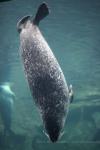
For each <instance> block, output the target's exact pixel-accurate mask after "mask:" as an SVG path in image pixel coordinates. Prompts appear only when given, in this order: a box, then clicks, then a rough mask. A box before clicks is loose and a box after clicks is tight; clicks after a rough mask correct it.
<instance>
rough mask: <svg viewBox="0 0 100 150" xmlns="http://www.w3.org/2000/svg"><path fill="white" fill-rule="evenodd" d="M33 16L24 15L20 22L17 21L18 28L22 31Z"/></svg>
mask: <svg viewBox="0 0 100 150" xmlns="http://www.w3.org/2000/svg"><path fill="white" fill-rule="evenodd" d="M30 17H31V16H29V15H28V16H24V17H23V18H22V19H21V20H20V21H19V22H18V23H17V30H18V32H19V33H20V32H21V30H22V28H24V27H25V24H26V22H27V21H28V20H29V19H30Z"/></svg>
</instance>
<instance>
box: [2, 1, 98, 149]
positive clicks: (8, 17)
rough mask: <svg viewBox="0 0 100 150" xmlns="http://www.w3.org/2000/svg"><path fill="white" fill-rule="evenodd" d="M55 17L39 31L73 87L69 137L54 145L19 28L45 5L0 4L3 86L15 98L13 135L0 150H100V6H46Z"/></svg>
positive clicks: (58, 3) (67, 125) (68, 3)
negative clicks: (39, 107)
mask: <svg viewBox="0 0 100 150" xmlns="http://www.w3.org/2000/svg"><path fill="white" fill-rule="evenodd" d="M45 2H47V3H48V6H49V7H50V14H49V16H47V17H46V18H45V19H44V20H43V21H41V23H40V30H41V32H42V33H43V35H44V37H45V39H46V40H47V42H48V44H49V45H50V47H51V49H52V51H53V52H54V54H55V56H56V58H57V60H58V62H59V64H60V66H61V68H62V70H63V73H64V75H65V78H66V81H67V83H68V85H69V84H72V85H73V90H74V100H73V103H72V104H71V105H70V109H69V113H68V117H67V120H66V123H65V128H64V134H63V136H62V137H61V138H60V140H59V141H58V142H57V143H55V144H52V143H51V142H50V141H49V140H48V138H47V137H46V136H45V135H44V133H43V125H42V121H41V118H40V115H39V112H38V110H37V107H36V106H35V104H34V102H33V98H32V96H31V94H30V90H29V87H28V83H27V81H26V78H25V74H24V70H23V63H22V60H21V57H20V49H19V44H20V42H19V34H18V33H17V28H16V24H17V22H18V21H19V19H21V18H22V17H23V16H25V15H30V14H32V15H33V16H34V15H35V13H36V11H37V8H38V6H39V5H40V4H41V3H42V0H28V1H27V0H12V1H7V2H1V3H0V83H1V84H3V83H5V82H8V83H9V84H10V85H11V89H12V91H13V92H14V94H15V99H14V105H13V107H14V108H13V113H12V123H11V129H12V131H13V132H14V133H13V135H12V134H10V135H9V134H8V135H7V136H6V137H5V138H4V140H3V128H4V127H3V121H2V118H0V150H5V149H6V150H45V149H48V150H49V149H52V150H55V149H58V150H61V149H64V150H65V149H67V150H76V149H77V150H81V149H86V150H90V149H91V150H92V149H93V150H94V149H95V150H99V149H100V48H99V47H100V0H84V1H83V0H45Z"/></svg>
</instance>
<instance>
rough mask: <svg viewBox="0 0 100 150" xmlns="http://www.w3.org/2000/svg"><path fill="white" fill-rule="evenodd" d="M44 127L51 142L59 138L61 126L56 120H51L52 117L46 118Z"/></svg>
mask: <svg viewBox="0 0 100 150" xmlns="http://www.w3.org/2000/svg"><path fill="white" fill-rule="evenodd" d="M45 129H46V131H47V134H48V136H49V138H50V140H51V141H52V142H56V141H57V140H58V139H59V135H60V129H61V128H60V125H59V124H58V123H57V121H56V120H53V119H52V118H51V119H50V118H48V119H47V120H46V124H45Z"/></svg>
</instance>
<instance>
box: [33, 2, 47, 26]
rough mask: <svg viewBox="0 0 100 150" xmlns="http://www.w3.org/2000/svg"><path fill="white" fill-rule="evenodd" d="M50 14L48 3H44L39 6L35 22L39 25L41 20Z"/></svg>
mask: <svg viewBox="0 0 100 150" xmlns="http://www.w3.org/2000/svg"><path fill="white" fill-rule="evenodd" d="M48 14H49V9H48V6H47V4H46V3H42V4H41V5H40V6H39V8H38V11H37V13H36V16H35V18H34V21H33V22H34V24H36V25H39V22H40V20H42V19H43V18H45V17H46V16H47V15H48Z"/></svg>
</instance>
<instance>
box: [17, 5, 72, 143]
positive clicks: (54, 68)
mask: <svg viewBox="0 0 100 150" xmlns="http://www.w3.org/2000/svg"><path fill="white" fill-rule="evenodd" d="M48 13H49V11H48V7H47V5H46V4H45V3H43V4H42V5H40V7H39V9H38V12H37V14H36V16H35V19H34V20H33V19H32V18H31V17H30V16H26V17H24V18H23V19H22V20H21V21H20V22H19V23H18V26H17V27H18V31H19V33H20V44H21V55H22V59H23V62H24V68H25V73H26V77H27V79H28V83H29V87H30V90H31V93H32V95H33V97H34V98H35V103H36V105H37V106H38V108H39V110H40V112H41V115H42V119H43V123H44V126H45V129H46V132H47V134H48V135H49V137H50V139H51V141H52V142H55V141H57V140H58V137H59V135H60V132H61V130H62V128H63V126H64V122H65V118H66V114H67V111H68V106H69V102H70V94H69V90H68V86H67V83H66V81H65V78H64V75H63V72H62V70H61V68H60V66H59V64H58V62H57V60H56V58H55V56H54V54H53V52H52V51H51V49H50V47H49V46H48V44H47V42H46V41H45V39H44V38H43V36H42V34H41V32H40V30H39V28H38V24H39V21H40V20H41V19H43V18H44V17H45V16H46V15H47V14H48Z"/></svg>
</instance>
